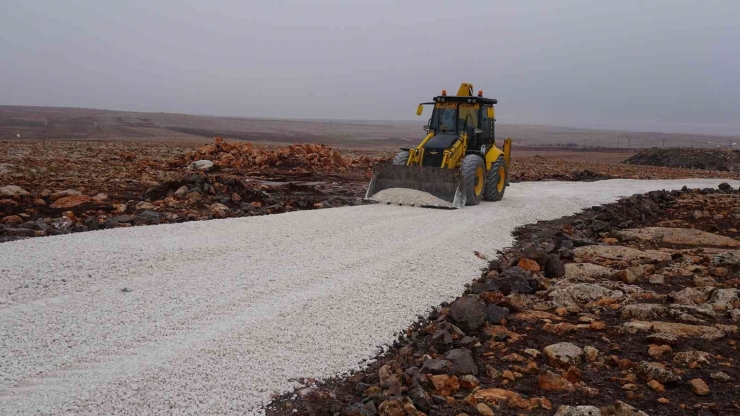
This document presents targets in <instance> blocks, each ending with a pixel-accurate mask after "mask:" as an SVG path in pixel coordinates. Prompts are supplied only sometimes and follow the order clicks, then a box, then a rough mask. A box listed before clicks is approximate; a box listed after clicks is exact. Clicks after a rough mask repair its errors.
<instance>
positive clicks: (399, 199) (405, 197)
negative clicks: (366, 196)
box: [370, 188, 452, 207]
mask: <svg viewBox="0 0 740 416" xmlns="http://www.w3.org/2000/svg"><path fill="white" fill-rule="evenodd" d="M370 199H372V200H373V201H378V202H383V203H387V204H395V205H411V206H417V207H418V206H422V205H435V206H452V204H451V203H450V202H447V201H445V200H443V199H439V198H437V197H436V196H434V195H432V194H430V193H428V192H424V191H419V190H416V189H407V188H388V189H383V190H382V191H380V192H378V193H376V194H375V195H373V196H372V198H370Z"/></svg>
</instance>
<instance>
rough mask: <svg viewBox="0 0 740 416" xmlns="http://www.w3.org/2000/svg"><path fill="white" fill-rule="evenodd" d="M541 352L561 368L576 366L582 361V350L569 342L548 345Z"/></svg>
mask: <svg viewBox="0 0 740 416" xmlns="http://www.w3.org/2000/svg"><path fill="white" fill-rule="evenodd" d="M543 352H544V353H545V355H546V356H547V358H549V359H550V361H551V362H552V363H554V364H555V365H558V366H561V367H565V368H567V367H570V366H571V365H578V364H580V363H581V361H582V360H583V354H584V353H583V350H582V349H581V348H580V347H578V346H576V345H574V344H571V343H570V342H560V343H557V344H552V345H548V346H547V347H545V348H544V349H543Z"/></svg>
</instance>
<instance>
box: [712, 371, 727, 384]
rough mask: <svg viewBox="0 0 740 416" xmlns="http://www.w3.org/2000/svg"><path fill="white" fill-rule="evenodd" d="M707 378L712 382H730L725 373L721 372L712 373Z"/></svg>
mask: <svg viewBox="0 0 740 416" xmlns="http://www.w3.org/2000/svg"><path fill="white" fill-rule="evenodd" d="M709 377H711V379H712V380H716V381H722V382H728V381H730V380H732V378H731V377H730V376H729V375H727V374H726V373H723V372H721V371H719V372H716V373H712V374H710V375H709Z"/></svg>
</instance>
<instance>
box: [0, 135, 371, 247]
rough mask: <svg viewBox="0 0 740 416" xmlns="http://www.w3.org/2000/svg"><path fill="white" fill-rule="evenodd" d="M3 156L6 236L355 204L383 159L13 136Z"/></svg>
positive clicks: (0, 220)
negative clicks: (31, 139) (374, 166)
mask: <svg viewBox="0 0 740 416" xmlns="http://www.w3.org/2000/svg"><path fill="white" fill-rule="evenodd" d="M0 155H3V156H0V241H8V240H13V239H18V238H26V237H34V236H45V235H56V234H65V233H70V232H80V231H88V230H96V229H101V228H118V227H129V226H135V225H151V224H160V223H172V222H183V221H192V220H204V219H210V218H225V217H236V216H251V215H265V214H272V213H280V212H289V211H294V210H303V209H317V208H326V207H332V206H342V205H353V204H357V203H360V202H361V197H362V196H363V195H364V189H365V186H366V183H367V181H368V178H369V175H370V173H371V166H372V163H374V162H377V161H379V160H382V159H379V157H380V156H381V155H380V154H379V153H378V152H375V153H373V152H363V154H357V153H353V152H343V153H340V152H338V151H337V150H334V149H332V148H329V147H326V146H322V145H314V144H305V145H291V146H286V147H264V146H253V145H251V144H250V143H239V142H237V143H228V142H225V141H222V140H220V139H218V140H216V141H214V143H212V144H208V145H203V146H200V147H195V146H193V145H175V144H172V143H142V142H89V141H88V142H78V141H61V142H60V141H58V142H43V141H36V142H22V141H6V142H0ZM201 160H203V161H204V162H199V161H201ZM192 162H196V163H192Z"/></svg>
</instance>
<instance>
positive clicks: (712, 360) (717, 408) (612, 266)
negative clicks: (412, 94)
mask: <svg viewBox="0 0 740 416" xmlns="http://www.w3.org/2000/svg"><path fill="white" fill-rule="evenodd" d="M739 224H740V191H737V190H734V189H732V188H731V187H730V186H729V185H727V184H722V185H720V188H719V189H706V190H689V189H686V188H684V189H683V190H681V191H673V192H666V191H657V192H650V193H648V194H646V195H636V196H633V197H629V198H625V199H622V200H620V201H619V202H617V203H614V204H609V205H605V206H600V207H593V208H592V209H589V210H586V211H584V212H583V213H581V214H578V215H575V216H572V217H566V218H562V219H559V220H554V221H548V222H541V223H538V224H533V225H528V226H524V227H521V228H519V229H517V231H516V232H515V236H516V238H517V242H516V245H515V247H513V248H511V249H509V250H506V251H505V252H502V253H501V255H500V257H499V258H497V259H495V260H492V261H490V262H489V267H488V269H487V270H485V271H484V272H483V273H482V275H481V277H480V278H478V279H476V280H475V281H473V282H472V283H471V284H470V285H469V286H468V288H467V290H466V291H465V293H464V294H463V295H462V296H460V297H458V298H457V299H456V300H455V301H453V302H452V303H450V304H447V303H445V304H442V305H440V306H439V307H438V308H436V309H435V310H433V311H432V312H431V313H430V314H429V315H428V316H427V317H426V318H423V319H422V318H420V320H419V321H418V322H417V323H416V324H415V325H413V326H412V327H410V328H409V329H407V330H406V331H405V332H404V333H403V334H401V336H399V339H398V341H397V342H396V343H395V345H394V346H393V347H392V349H391V350H390V351H389V352H387V353H386V354H385V355H382V356H380V357H378V359H377V361H375V362H373V363H372V364H371V365H369V366H368V367H367V369H366V370H364V371H361V372H357V373H355V374H352V375H350V376H347V377H344V378H340V379H334V380H329V381H327V382H321V383H320V382H317V381H316V380H312V379H304V380H301V382H302V383H304V384H305V385H306V387H305V388H302V389H300V390H299V391H297V392H296V394H295V395H288V396H285V397H282V398H276V401H275V402H274V403H273V405H272V406H271V407H270V408H268V411H267V414H268V415H273V416H274V415H317V416H318V415H353V416H359V415H363V416H371V415H382V416H391V415H394V416H412V415H413V416H421V415H427V414H428V415H458V416H459V415H521V414H523V415H548V416H550V415H553V414H555V415H557V416H566V415H571V416H582V415H590V416H606V415H631V416H637V415H643V416H644V415H677V414H681V415H737V414H740V398H739V397H740V395H739V393H740V368H738V364H737V363H736V362H735V360H736V359H737V348H738V344H737V338H738V326H737V325H738V323H739V322H740V297H739V296H738V287H740V240H739V238H740V233H739V232H738V225H739ZM409 296H413V293H410V294H409Z"/></svg>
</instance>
